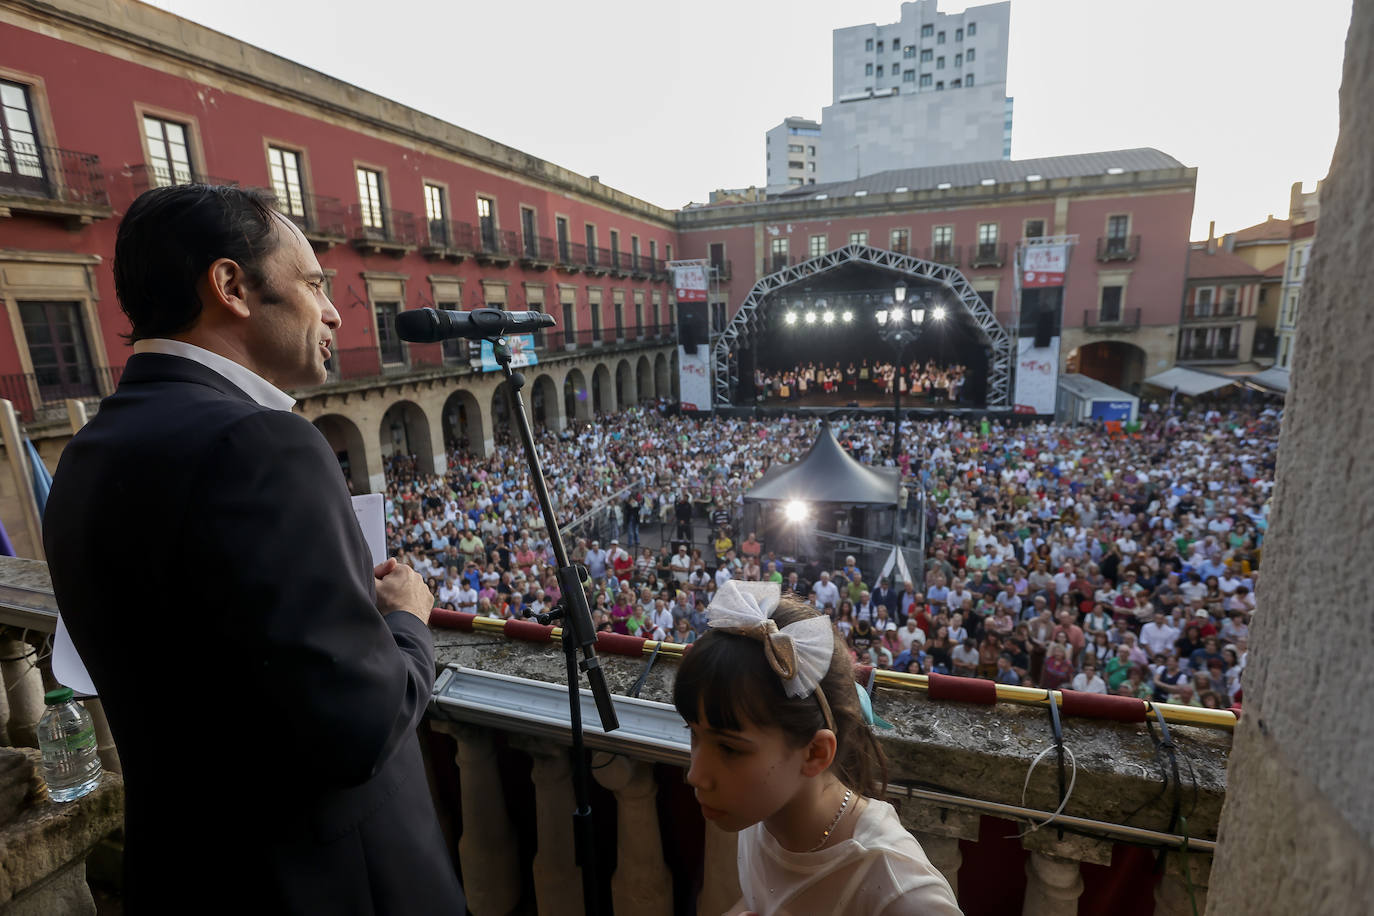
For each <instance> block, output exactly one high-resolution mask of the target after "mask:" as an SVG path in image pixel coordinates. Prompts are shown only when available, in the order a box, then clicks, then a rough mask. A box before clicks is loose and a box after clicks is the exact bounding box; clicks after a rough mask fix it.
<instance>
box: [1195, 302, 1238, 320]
mask: <svg viewBox="0 0 1374 916" xmlns="http://www.w3.org/2000/svg"><path fill="white" fill-rule="evenodd" d="M1238 317H1240V304H1239V303H1237V302H1225V303H1222V302H1194V303H1193V304H1191V305H1185V306H1184V307H1183V320H1184V321H1216V320H1219V319H1225V318H1238Z"/></svg>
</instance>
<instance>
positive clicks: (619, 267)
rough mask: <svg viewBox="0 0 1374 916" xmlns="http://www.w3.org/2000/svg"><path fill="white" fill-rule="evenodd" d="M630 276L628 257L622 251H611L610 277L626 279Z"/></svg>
mask: <svg viewBox="0 0 1374 916" xmlns="http://www.w3.org/2000/svg"><path fill="white" fill-rule="evenodd" d="M629 275H630V256H629V255H628V254H626V253H625V252H623V251H616V250H615V249H614V248H612V249H611V276H613V277H628V276H629Z"/></svg>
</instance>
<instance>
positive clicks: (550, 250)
mask: <svg viewBox="0 0 1374 916" xmlns="http://www.w3.org/2000/svg"><path fill="white" fill-rule="evenodd" d="M556 249H557V244H556V243H555V242H554V240H553V239H551V238H547V237H545V236H542V235H527V236H524V237H523V238H522V239H521V240H520V263H521V265H523V266H525V267H533V268H536V269H539V270H543V269H546V268H547V267H548V266H549V265H550V264H552V263H553V262H554V260H555V258H556V254H557V251H556Z"/></svg>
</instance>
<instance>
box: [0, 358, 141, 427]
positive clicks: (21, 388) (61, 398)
mask: <svg viewBox="0 0 1374 916" xmlns="http://www.w3.org/2000/svg"><path fill="white" fill-rule="evenodd" d="M123 371H124V369H123V367H121V366H81V367H75V368H73V369H71V370H70V371H65V372H64V371H61V370H58V369H56V368H53V369H44V370H40V371H38V372H25V373H14V374H10V375H0V398H4V399H5V400H7V401H10V402H12V403H13V404H14V411H15V413H17V414H19V419H20V420H22V421H23V422H25V423H55V422H61V421H63V420H65V419H66V418H67V403H66V402H67V400H68V399H72V398H74V399H76V400H80V401H89V402H90V403H91V404H94V403H96V402H97V401H98V400H99V399H100V398H103V397H106V396H107V395H109V394H111V393H112V392H113V391H114V390H115V386H117V385H118V384H119V376H120V374H121V373H122V372H123Z"/></svg>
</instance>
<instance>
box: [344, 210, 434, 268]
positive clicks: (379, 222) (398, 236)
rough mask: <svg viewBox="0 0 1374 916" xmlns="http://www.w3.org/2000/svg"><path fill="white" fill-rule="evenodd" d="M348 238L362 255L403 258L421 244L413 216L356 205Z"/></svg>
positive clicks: (350, 211) (400, 211) (350, 212)
mask: <svg viewBox="0 0 1374 916" xmlns="http://www.w3.org/2000/svg"><path fill="white" fill-rule="evenodd" d="M348 212H349V216H350V217H351V220H352V222H351V226H350V228H349V238H350V239H351V240H352V241H353V245H354V247H356V248H358V249H359V250H360V251H365V252H366V251H372V252H386V253H388V254H393V255H397V256H399V255H403V254H405V253H406V252H409V251H414V250H415V248H416V247H417V246H418V245H419V244H420V231H419V227H418V226H417V225H416V219H415V214H414V213H409V212H407V211H405V210H392V209H389V208H385V207H384V208H381V209H378V208H376V207H364V206H362V205H361V204H353V205H352V206H350V207H349V208H348Z"/></svg>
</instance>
